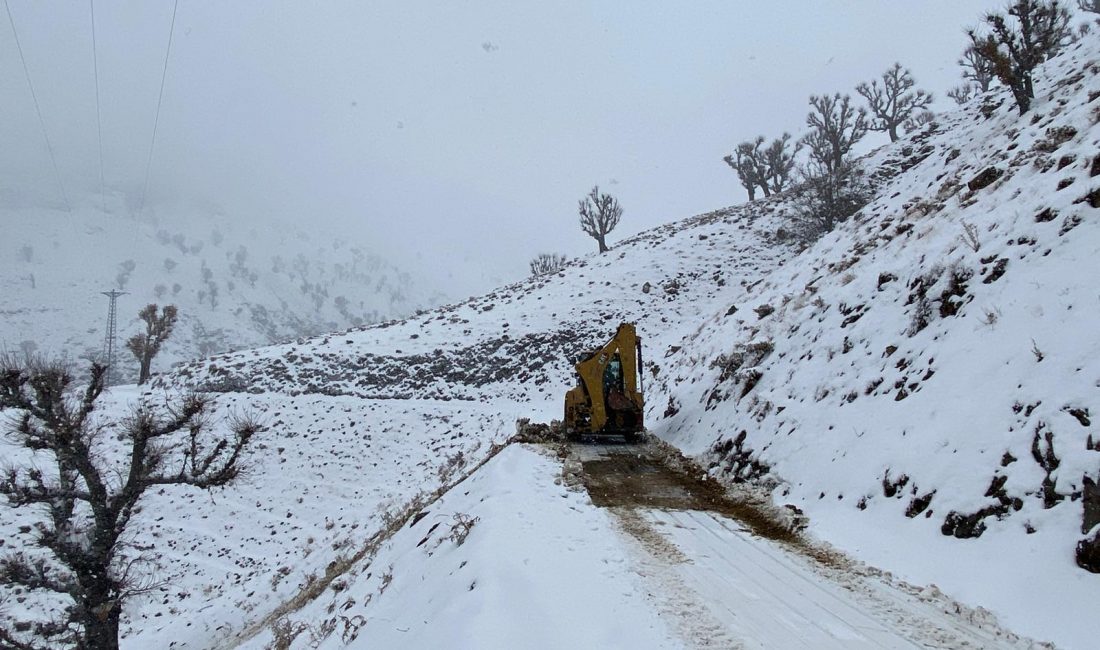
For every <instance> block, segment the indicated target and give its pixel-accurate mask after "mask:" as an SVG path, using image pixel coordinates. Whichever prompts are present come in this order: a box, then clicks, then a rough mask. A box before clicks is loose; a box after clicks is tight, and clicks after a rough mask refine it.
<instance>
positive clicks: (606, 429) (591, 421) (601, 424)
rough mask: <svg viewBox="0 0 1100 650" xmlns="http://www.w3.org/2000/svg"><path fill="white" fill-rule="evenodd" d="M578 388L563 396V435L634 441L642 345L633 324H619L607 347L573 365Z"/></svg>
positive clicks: (639, 424) (639, 401)
mask: <svg viewBox="0 0 1100 650" xmlns="http://www.w3.org/2000/svg"><path fill="white" fill-rule="evenodd" d="M575 368H576V371H577V386H576V387H575V388H572V389H570V390H569V392H567V393H566V394H565V433H566V436H567V437H569V438H570V439H572V440H579V439H580V438H581V436H585V435H591V436H622V437H623V438H625V439H626V441H627V442H632V441H634V440H635V439H636V438H637V437H638V434H640V433H641V432H643V431H644V430H645V425H644V424H643V422H642V409H643V407H644V405H645V404H644V402H643V400H642V374H641V369H642V342H641V339H639V338H638V333H637V331H635V329H634V324H633V323H622V324H620V325H619V329H618V331H616V332H615V336H613V337H611V340H610V341H608V342H607V345H605V346H603V347H602V348H600V349H598V350H596V351H594V352H590V353H588V354H586V355H584V356H583V357H582V358H581V359H580V360H579V361H577V363H576V366H575Z"/></svg>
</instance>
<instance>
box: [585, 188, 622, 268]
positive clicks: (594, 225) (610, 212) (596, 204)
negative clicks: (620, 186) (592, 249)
mask: <svg viewBox="0 0 1100 650" xmlns="http://www.w3.org/2000/svg"><path fill="white" fill-rule="evenodd" d="M577 211H578V212H579V213H580V215H581V230H583V231H584V232H585V234H586V235H588V236H589V237H591V238H592V239H595V240H596V243H597V244H599V245H600V252H601V253H606V252H607V251H608V250H610V249H609V248H608V247H607V241H606V237H607V233H609V232H611V231H612V230H614V229H615V226H617V225H619V219H621V218H622V216H623V208H622V206H620V205H619V201H618V199H616V198H615V197H613V196H611V195H610V194H602V193H600V187H599V186H598V185H594V186H593V187H592V191H591V192H589V193H588V196H586V197H584V198H583V199H581V200H580V201H578V202H577Z"/></svg>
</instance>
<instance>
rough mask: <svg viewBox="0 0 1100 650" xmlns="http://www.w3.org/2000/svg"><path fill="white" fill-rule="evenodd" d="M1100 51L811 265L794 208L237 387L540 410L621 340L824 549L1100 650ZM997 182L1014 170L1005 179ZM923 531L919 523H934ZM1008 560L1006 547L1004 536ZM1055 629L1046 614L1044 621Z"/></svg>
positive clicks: (226, 374) (667, 428)
mask: <svg viewBox="0 0 1100 650" xmlns="http://www.w3.org/2000/svg"><path fill="white" fill-rule="evenodd" d="M1097 60H1098V48H1097V44H1096V43H1095V42H1093V41H1088V42H1082V43H1080V44H1078V45H1076V46H1074V47H1073V48H1071V49H1070V50H1069V51H1068V52H1066V53H1065V54H1063V55H1062V56H1060V57H1059V58H1057V59H1055V60H1054V61H1052V62H1050V63H1049V64H1047V66H1046V69H1045V70H1044V71H1043V74H1042V76H1041V80H1040V81H1039V83H1038V86H1037V88H1038V91H1037V95H1038V96H1037V99H1036V102H1035V106H1034V108H1033V110H1032V111H1031V112H1030V113H1029V114H1028V115H1026V116H1024V117H1022V118H1021V117H1020V116H1019V115H1018V114H1017V112H1016V110H1015V107H1014V106H1013V105H1012V103H1011V100H1010V98H1009V96H1008V94H1007V92H1004V91H994V92H992V93H990V94H989V95H988V96H986V97H984V98H981V99H978V100H976V101H974V102H972V103H971V104H970V105H968V106H966V107H964V108H963V109H962V110H960V111H958V112H955V113H951V114H947V115H944V116H941V118H940V119H939V120H938V123H937V124H936V125H935V126H933V127H932V128H931V129H930V130H928V131H926V132H924V133H921V134H919V135H917V136H915V137H913V138H910V139H908V140H904V141H902V142H899V143H897V144H896V145H892V146H889V147H884V148H883V149H881V150H879V151H877V152H876V153H874V154H872V155H871V156H870V157H868V159H866V161H865V164H866V165H867V168H868V170H869V171H870V172H871V173H872V174H874V175H875V176H876V178H877V179H878V181H879V183H880V185H879V188H878V192H877V197H876V199H875V200H874V201H873V202H872V203H871V204H870V205H868V206H867V207H866V208H865V209H864V210H863V211H862V212H861V213H860V215H858V216H857V218H855V219H853V220H852V221H851V222H850V223H847V224H844V225H843V226H842V227H840V228H838V230H837V231H836V232H834V233H832V234H830V235H829V236H827V237H825V238H824V239H822V240H821V241H820V242H818V243H817V244H816V245H814V246H813V247H811V248H810V249H808V250H806V251H803V252H798V251H797V250H796V249H795V248H794V247H793V246H792V245H789V244H786V243H783V242H782V241H779V240H778V238H777V236H778V235H781V232H780V230H781V229H782V228H783V227H784V220H783V214H784V213H785V211H787V210H789V209H790V206H789V205H788V203H787V199H786V197H784V196H779V197H772V198H771V199H769V200H764V201H758V202H756V203H753V204H751V205H746V206H740V207H736V208H729V209H725V210H720V211H717V212H715V213H711V214H707V215H701V216H699V217H694V218H692V219H688V220H685V221H682V222H678V223H675V224H671V225H669V226H665V227H663V228H659V229H656V230H653V231H650V232H647V233H644V234H643V235H640V236H638V237H635V238H633V239H632V240H629V241H625V242H622V243H620V244H619V245H617V246H616V247H615V249H614V250H612V251H611V252H610V253H608V254H606V255H603V256H593V257H589V258H585V259H583V260H580V261H578V262H575V263H573V264H571V265H569V266H568V267H566V268H565V269H564V270H563V271H562V272H560V273H558V274H555V275H552V276H544V277H539V278H533V279H530V280H527V281H525V282H521V283H517V284H515V285H511V286H508V287H505V288H503V289H500V290H498V291H496V292H494V293H492V294H489V295H487V296H484V297H481V298H478V299H473V300H471V301H468V302H466V303H463V304H460V305H453V306H450V307H446V308H443V309H439V310H436V311H433V312H429V313H427V314H424V315H422V316H420V317H417V318H414V319H409V320H406V321H401V322H394V323H387V324H384V325H381V326H375V327H371V328H367V329H361V330H353V331H349V332H347V333H343V334H333V335H331V336H326V337H324V338H317V339H312V340H309V341H305V342H300V343H297V344H288V345H284V346H279V347H274V348H267V349H263V350H253V351H247V352H242V353H238V354H235V355H227V356H223V357H219V358H215V359H212V360H209V361H207V362H204V363H202V364H193V365H191V366H189V367H187V368H185V369H184V370H183V371H182V373H181V374H180V375H179V377H180V379H182V381H184V382H185V383H188V384H191V385H198V386H202V387H206V388H212V389H216V390H249V391H256V392H262V391H277V392H282V393H288V394H296V393H324V394H333V395H354V396H361V397H384V398H410V397H412V398H424V397H432V398H437V399H445V400H446V399H459V400H470V401H488V400H492V399H495V398H497V397H500V396H504V397H507V398H510V399H512V400H516V401H518V402H520V403H522V402H525V401H526V402H529V404H528V405H527V407H526V408H527V410H528V413H529V415H531V416H532V417H536V418H537V417H540V416H541V417H542V418H544V419H549V418H551V417H556V416H557V414H558V411H559V409H560V398H561V395H562V393H563V391H564V389H565V388H566V386H567V384H568V383H569V381H570V379H571V372H570V367H569V361H568V360H569V359H570V358H571V357H572V356H575V355H576V354H578V353H579V352H581V351H582V350H583V349H585V348H586V347H590V346H592V345H594V344H596V343H598V342H600V341H601V340H602V339H604V338H606V336H608V335H609V334H610V333H611V332H612V331H613V329H614V326H615V324H616V323H617V322H618V321H620V320H630V321H635V322H637V323H638V325H639V331H640V332H641V333H642V335H643V336H644V337H645V349H646V353H647V355H648V359H647V360H646V363H645V367H646V378H647V380H648V384H649V385H648V387H647V389H646V390H647V395H648V400H649V405H648V408H647V415H648V418H649V422H650V428H651V429H652V430H654V431H655V432H656V433H657V434H658V435H660V436H662V437H664V438H665V439H667V440H669V441H671V442H673V443H675V444H677V445H679V446H681V447H682V448H684V449H685V450H686V451H688V452H689V453H692V454H697V455H699V456H700V457H701V459H702V460H703V461H704V462H706V463H708V464H709V465H710V467H711V471H712V472H713V473H714V474H716V475H718V476H721V477H725V478H728V479H730V480H735V479H738V478H747V479H751V480H754V481H755V482H757V483H758V484H761V485H763V486H765V487H767V488H769V489H773V490H774V492H773V496H774V498H775V499H776V500H778V501H782V502H787V503H792V504H794V505H797V506H799V507H801V508H803V509H804V510H805V511H806V512H807V514H809V516H810V520H811V522H812V524H811V532H813V533H815V534H817V535H819V536H820V537H821V538H823V539H825V540H827V541H831V542H833V543H835V544H837V545H838V546H840V547H842V548H843V549H845V550H848V551H851V552H853V553H854V554H855V555H856V556H858V557H863V558H867V559H870V560H872V561H874V562H875V563H877V564H879V565H881V566H883V567H885V568H888V569H891V570H896V571H898V572H900V573H902V574H903V575H904V576H905V577H907V578H909V579H911V580H913V581H916V582H920V583H928V582H936V583H938V584H940V585H941V586H942V587H944V588H945V589H947V590H948V591H949V593H951V594H952V595H954V596H957V597H960V598H962V599H964V600H966V601H967V602H970V603H972V604H982V605H985V606H988V607H991V608H992V609H994V610H995V611H997V612H998V613H1000V614H1001V615H1003V616H1005V617H1006V618H1007V619H1008V621H1009V622H1010V623H1011V624H1013V625H1019V626H1020V628H1021V629H1020V631H1022V632H1025V633H1028V634H1031V635H1033V636H1036V637H1039V638H1053V639H1055V640H1057V641H1060V642H1062V643H1066V644H1069V645H1078V646H1079V645H1081V644H1082V643H1083V642H1085V640H1086V639H1087V638H1089V637H1090V635H1094V634H1096V633H1097V632H1098V630H1097V629H1096V628H1095V623H1089V622H1088V621H1087V620H1084V619H1083V617H1082V616H1081V615H1080V609H1079V608H1077V607H1075V606H1074V605H1075V604H1079V603H1082V602H1087V601H1088V600H1089V599H1090V598H1092V599H1094V598H1096V597H1097V596H1098V595H1100V578H1098V577H1097V576H1096V575H1093V574H1089V573H1086V572H1085V571H1083V570H1081V569H1079V568H1077V567H1076V566H1075V564H1074V559H1073V553H1074V546H1075V544H1076V543H1077V541H1078V540H1079V539H1080V538H1081V537H1082V530H1081V527H1082V501H1081V497H1082V485H1083V480H1084V477H1086V476H1089V477H1092V478H1093V479H1095V478H1096V477H1097V474H1098V473H1100V456H1098V455H1097V442H1096V441H1098V440H1100V431H1098V430H1097V428H1096V425H1095V424H1093V422H1094V421H1095V419H1096V418H1095V414H1096V413H1097V412H1098V410H1100V403H1098V402H1100V391H1098V389H1100V366H1098V365H1097V363H1098V361H1097V359H1100V336H1098V334H1097V325H1096V323H1098V322H1100V301H1098V300H1097V296H1096V289H1095V286H1096V285H1095V283H1096V278H1097V277H1100V260H1098V258H1097V255H1096V253H1097V251H1098V250H1100V232H1098V230H1097V229H1098V227H1100V226H1098V223H1097V218H1096V215H1097V211H1096V209H1097V205H1098V204H1100V199H1098V198H1097V191H1098V185H1097V183H1098V182H1100V180H1098V178H1097V176H1098V173H1100V162H1098V161H1097V156H1098V155H1100V127H1098V126H1097V121H1098V111H1100V101H1098V92H1100V85H1098V84H1097V82H1096V79H1097V78H1098V75H1097V72H1100V69H1098V63H1097ZM989 170H993V171H989ZM907 515H908V516H907ZM979 535H980V536H979ZM1037 612H1038V615H1037Z"/></svg>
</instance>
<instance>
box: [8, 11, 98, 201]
mask: <svg viewBox="0 0 1100 650" xmlns="http://www.w3.org/2000/svg"><path fill="white" fill-rule="evenodd" d="M4 1H5V2H7V0H4ZM88 6H89V7H90V8H91V11H92V68H93V69H94V70H95V129H96V136H97V138H98V139H99V196H100V198H101V199H102V201H103V211H104V212H107V187H106V183H104V182H103V120H102V119H101V118H100V109H99V56H98V55H97V53H96V44H95V0H88Z"/></svg>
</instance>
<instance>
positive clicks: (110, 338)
mask: <svg viewBox="0 0 1100 650" xmlns="http://www.w3.org/2000/svg"><path fill="white" fill-rule="evenodd" d="M101 293H102V294H103V295H105V296H107V298H109V299H110V303H109V304H108V306H107V336H106V338H105V339H104V340H103V353H104V354H105V355H106V356H107V385H108V386H110V385H111V384H113V383H114V375H115V367H114V362H115V338H116V330H117V329H118V325H117V321H116V317H115V315H116V313H117V310H116V307H115V301H117V300H118V297H119V296H125V295H126V292H125V291H118V290H116V289H111V290H110V291H103V292H101Z"/></svg>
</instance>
